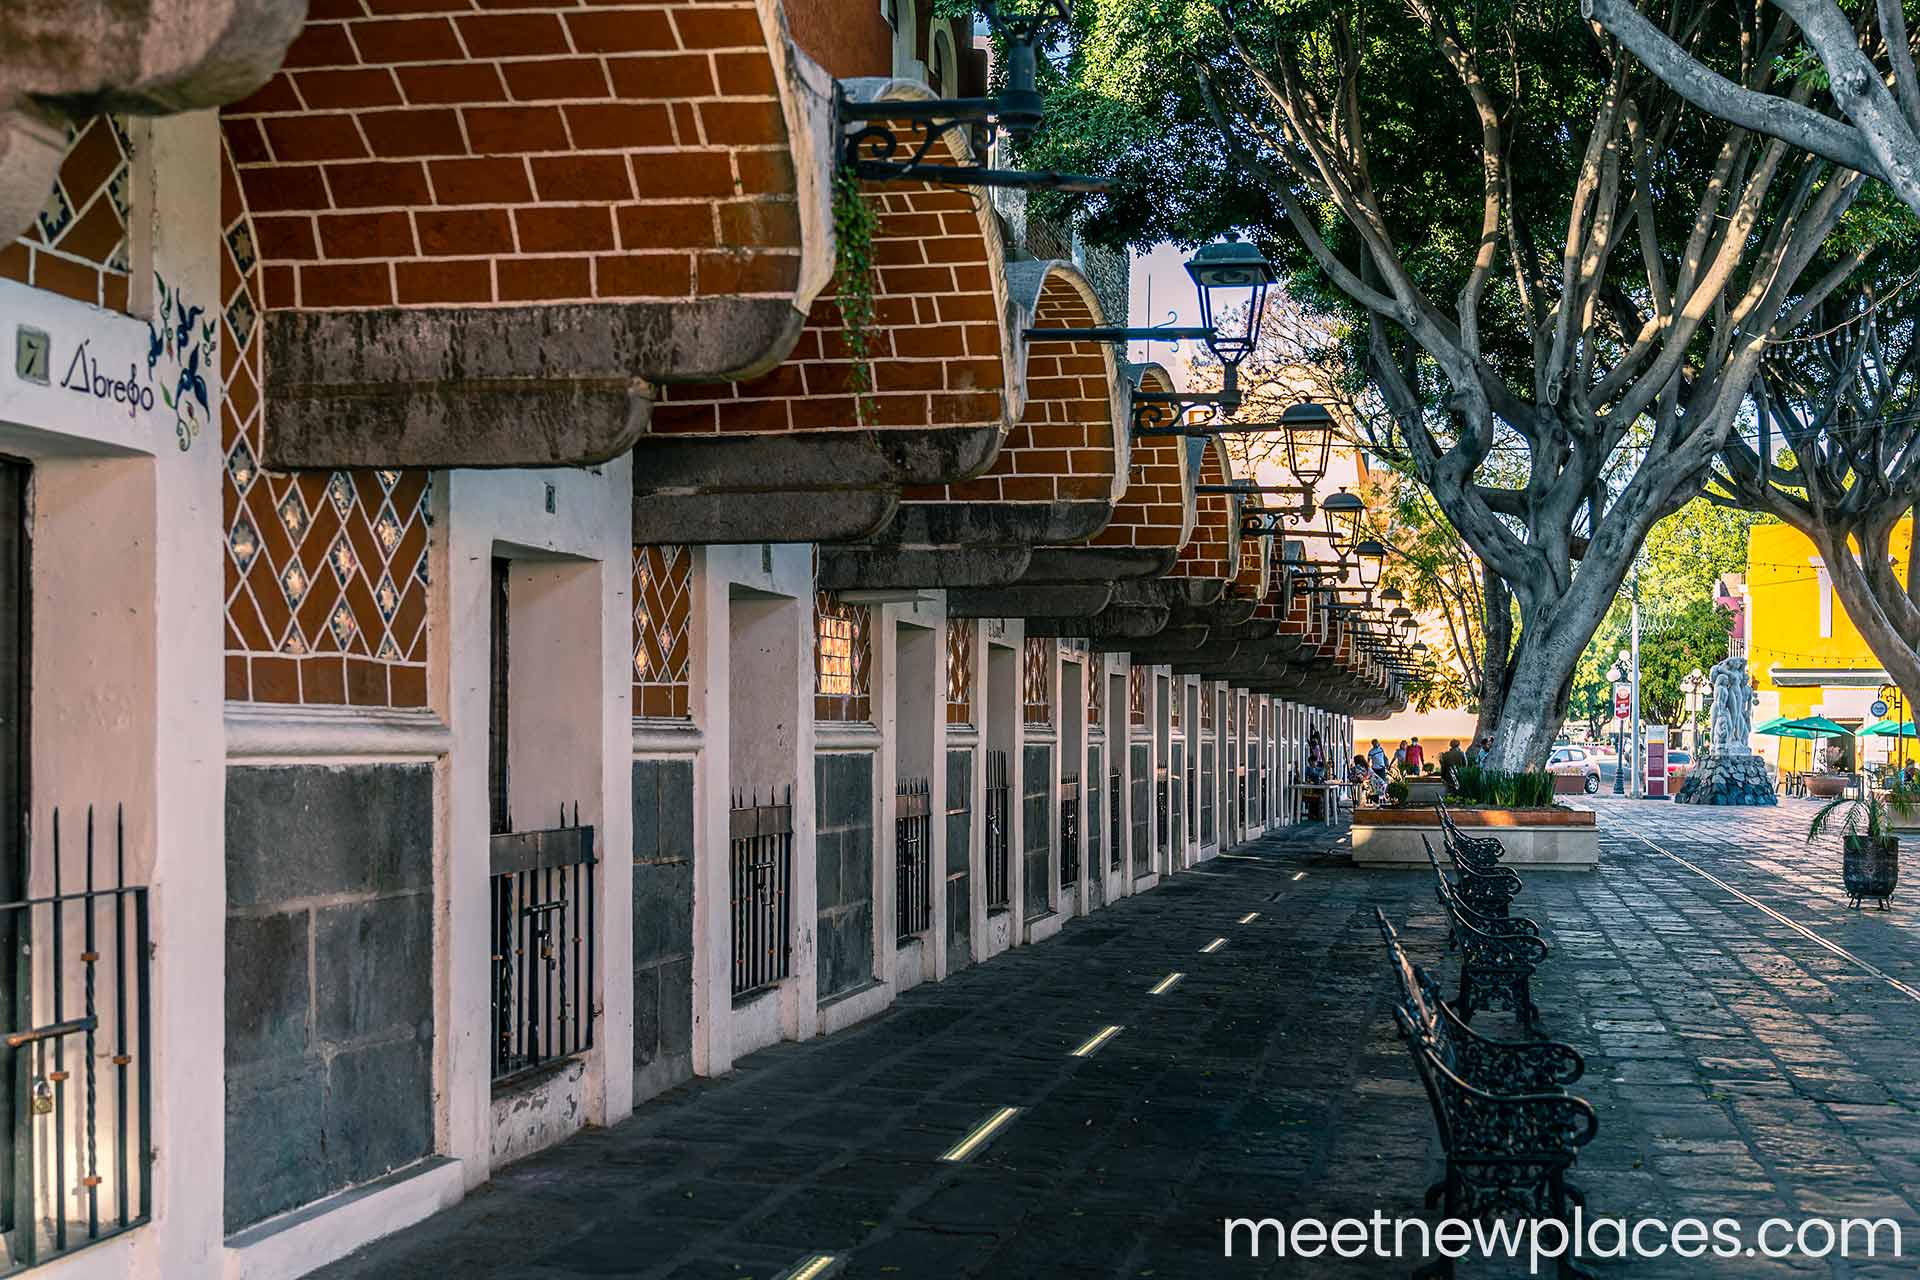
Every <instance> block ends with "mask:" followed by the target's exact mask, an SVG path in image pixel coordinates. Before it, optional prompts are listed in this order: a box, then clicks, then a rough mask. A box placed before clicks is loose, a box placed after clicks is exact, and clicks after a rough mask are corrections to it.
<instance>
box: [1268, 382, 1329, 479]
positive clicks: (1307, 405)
mask: <svg viewBox="0 0 1920 1280" xmlns="http://www.w3.org/2000/svg"><path fill="white" fill-rule="evenodd" d="M1280 425H1281V426H1282V427H1284V428H1286V432H1287V470H1289V471H1291V472H1293V478H1294V479H1295V480H1298V481H1299V482H1300V483H1301V484H1303V485H1305V486H1307V488H1308V489H1312V488H1313V486H1314V485H1316V484H1319V483H1320V480H1321V478H1322V477H1323V476H1325V475H1326V474H1327V452H1328V450H1329V449H1331V448H1332V447H1333V415H1332V414H1330V413H1328V412H1327V410H1326V406H1324V405H1319V404H1315V403H1314V402H1313V401H1311V400H1303V401H1301V402H1300V403H1299V404H1296V405H1289V406H1288V407H1287V411H1286V412H1285V413H1283V414H1281V415H1280Z"/></svg>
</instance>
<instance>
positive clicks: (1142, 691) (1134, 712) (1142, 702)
mask: <svg viewBox="0 0 1920 1280" xmlns="http://www.w3.org/2000/svg"><path fill="white" fill-rule="evenodd" d="M1127 718H1128V719H1129V720H1130V721H1131V722H1132V724H1133V727H1134V728H1136V729H1144V728H1146V726H1147V669H1146V668H1145V667H1128V668H1127Z"/></svg>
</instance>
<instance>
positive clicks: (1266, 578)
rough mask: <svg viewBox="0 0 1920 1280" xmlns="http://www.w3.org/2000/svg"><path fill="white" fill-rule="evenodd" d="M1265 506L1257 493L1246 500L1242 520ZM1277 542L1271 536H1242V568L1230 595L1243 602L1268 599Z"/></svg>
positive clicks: (1230, 588) (1238, 572)
mask: <svg viewBox="0 0 1920 1280" xmlns="http://www.w3.org/2000/svg"><path fill="white" fill-rule="evenodd" d="M1264 506H1265V504H1264V503H1263V502H1262V501H1261V499H1260V497H1259V495H1257V494H1255V495H1253V496H1251V497H1248V498H1246V499H1244V500H1243V503H1242V506H1241V509H1240V510H1241V518H1242V519H1243V520H1244V519H1247V518H1249V517H1251V516H1252V515H1253V514H1254V513H1256V512H1258V511H1260V510H1262V509H1263V507H1264ZM1273 543H1274V539H1272V538H1267V537H1250V536H1242V537H1241V539H1240V564H1239V569H1238V571H1237V572H1236V573H1235V574H1234V577H1233V582H1232V583H1231V584H1230V585H1229V586H1228V587H1227V591H1228V594H1230V595H1232V596H1233V597H1234V598H1235V599H1239V600H1264V599H1266V597H1267V592H1268V591H1269V589H1271V587H1272V586H1273V577H1272V572H1271V567H1272V564H1273Z"/></svg>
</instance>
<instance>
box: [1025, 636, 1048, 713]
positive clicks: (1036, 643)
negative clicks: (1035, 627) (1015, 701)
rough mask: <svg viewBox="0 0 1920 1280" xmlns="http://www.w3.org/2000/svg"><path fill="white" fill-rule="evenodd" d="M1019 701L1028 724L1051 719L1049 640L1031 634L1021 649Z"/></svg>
mask: <svg viewBox="0 0 1920 1280" xmlns="http://www.w3.org/2000/svg"><path fill="white" fill-rule="evenodd" d="M1020 702H1021V705H1022V707H1023V708H1024V711H1023V718H1024V719H1025V720H1026V722H1027V723H1028V724H1052V723H1053V641H1051V640H1046V639H1040V638H1037V637H1036V638H1031V639H1029V640H1028V641H1027V645H1026V648H1025V649H1024V650H1022V651H1021V655H1020Z"/></svg>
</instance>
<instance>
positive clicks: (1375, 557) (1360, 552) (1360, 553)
mask: <svg viewBox="0 0 1920 1280" xmlns="http://www.w3.org/2000/svg"><path fill="white" fill-rule="evenodd" d="M1353 554H1354V556H1355V558H1356V559H1358V560H1359V562H1360V585H1361V586H1363V587H1365V588H1367V589H1368V590H1369V591H1371V590H1372V589H1373V588H1374V587H1375V586H1377V585H1378V584H1379V582H1380V567H1381V565H1382V564H1383V563H1385V561H1386V558H1387V549H1386V548H1385V547H1384V546H1382V545H1380V544H1379V543H1378V542H1376V541H1374V540H1373V539H1372V538H1367V539H1365V540H1363V541H1361V542H1358V543H1355V544H1354V548H1353Z"/></svg>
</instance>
